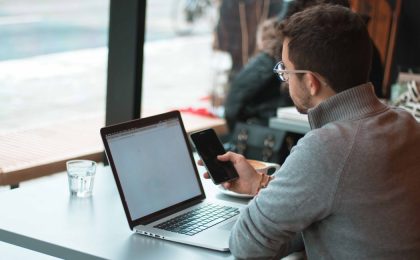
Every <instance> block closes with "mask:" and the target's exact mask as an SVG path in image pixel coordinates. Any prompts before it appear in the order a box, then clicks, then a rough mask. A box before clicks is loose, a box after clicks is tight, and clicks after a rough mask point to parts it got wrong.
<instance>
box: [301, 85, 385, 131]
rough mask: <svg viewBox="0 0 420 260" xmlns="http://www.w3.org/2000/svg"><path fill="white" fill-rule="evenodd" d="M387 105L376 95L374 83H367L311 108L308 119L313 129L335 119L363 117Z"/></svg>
mask: <svg viewBox="0 0 420 260" xmlns="http://www.w3.org/2000/svg"><path fill="white" fill-rule="evenodd" d="M385 107H386V105H384V104H382V103H381V101H379V99H378V98H377V97H376V95H375V92H374V90H373V85H372V84H371V83H365V84H362V85H358V86H356V87H352V88H350V89H347V90H345V91H342V92H340V93H338V94H336V95H334V96H332V97H330V98H328V99H326V100H325V101H323V102H321V103H320V104H319V105H318V106H316V107H314V108H311V109H309V110H308V119H309V124H310V126H311V129H316V128H320V127H322V126H324V125H326V124H327V123H330V122H334V121H341V120H351V119H357V118H361V117H363V116H365V115H366V114H370V113H372V112H375V111H378V110H380V109H383V108H385Z"/></svg>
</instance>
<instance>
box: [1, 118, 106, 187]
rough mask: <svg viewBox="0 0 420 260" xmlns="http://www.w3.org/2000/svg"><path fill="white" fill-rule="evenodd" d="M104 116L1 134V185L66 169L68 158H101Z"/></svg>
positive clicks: (97, 159) (98, 159)
mask: <svg viewBox="0 0 420 260" xmlns="http://www.w3.org/2000/svg"><path fill="white" fill-rule="evenodd" d="M103 122H104V119H103V118H101V117H93V118H84V119H77V120H72V121H67V122H61V123H56V124H52V125H47V126H42V127H38V128H33V129H21V130H17V131H14V132H8V133H1V134H0V185H10V184H14V183H18V182H21V181H24V180H27V179H31V178H35V177H39V176H42V175H47V174H51V173H53V172H57V171H63V170H65V161H67V160H69V159H74V158H89V159H94V160H96V161H100V160H101V158H102V152H103V145H102V142H101V139H100V134H99V129H100V128H101V127H102V125H103Z"/></svg>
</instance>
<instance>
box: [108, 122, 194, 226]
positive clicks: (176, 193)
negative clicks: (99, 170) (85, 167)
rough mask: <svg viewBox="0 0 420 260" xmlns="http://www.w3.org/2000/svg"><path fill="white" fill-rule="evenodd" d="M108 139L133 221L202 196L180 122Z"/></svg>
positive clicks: (131, 131)
mask: <svg viewBox="0 0 420 260" xmlns="http://www.w3.org/2000/svg"><path fill="white" fill-rule="evenodd" d="M107 139H108V144H109V148H110V151H111V154H112V158H113V160H114V164H115V168H116V169H117V174H118V176H119V179H120V183H121V187H122V190H123V192H124V196H125V199H126V202H127V205H128V209H129V211H130V216H131V218H132V219H133V220H135V219H138V218H141V217H144V216H147V215H149V214H151V213H154V212H156V211H159V210H161V209H164V208H167V207H169V206H172V205H174V204H177V203H180V202H182V201H185V200H187V199H190V198H193V197H196V196H198V195H200V194H201V190H200V186H199V183H198V180H197V178H196V175H195V171H194V167H193V162H192V161H191V158H190V155H189V151H188V147H187V144H186V142H185V139H184V135H183V133H182V129H181V126H180V123H179V121H178V120H170V121H165V122H161V123H159V124H157V125H153V126H148V127H145V128H139V129H134V130H130V131H128V132H126V133H122V134H121V133H119V134H117V135H115V136H108V137H107Z"/></svg>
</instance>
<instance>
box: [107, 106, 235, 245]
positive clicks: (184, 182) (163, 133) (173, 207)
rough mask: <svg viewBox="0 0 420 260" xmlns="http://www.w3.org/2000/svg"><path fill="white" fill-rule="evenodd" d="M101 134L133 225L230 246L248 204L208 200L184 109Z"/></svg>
mask: <svg viewBox="0 0 420 260" xmlns="http://www.w3.org/2000/svg"><path fill="white" fill-rule="evenodd" d="M101 137H102V140H103V143H104V146H105V152H106V155H107V157H108V161H109V164H110V166H111V169H112V173H113V175H114V178H115V182H116V184H117V188H118V192H119V195H120V198H121V201H122V204H123V206H124V211H125V214H126V217H127V220H128V225H129V226H130V229H131V230H134V231H135V232H137V233H139V234H142V235H146V236H150V237H154V238H159V239H164V240H170V241H174V242H180V243H185V244H189V245H193V246H199V247H204V248H209V249H213V250H218V251H228V250H229V236H230V229H231V228H232V226H233V224H234V223H235V221H236V219H237V218H238V216H239V212H240V209H241V208H242V207H243V205H242V204H239V203H233V202H228V201H223V200H212V201H210V200H208V199H206V195H205V193H204V189H203V186H202V183H201V180H200V176H199V173H198V171H197V167H196V164H195V160H194V157H193V153H192V149H191V145H190V143H189V138H188V136H187V134H186V132H185V128H184V125H183V123H182V119H181V115H180V112H179V111H172V112H168V113H164V114H160V115H156V116H152V117H147V118H142V119H137V120H132V121H129V122H125V123H121V124H117V125H112V126H107V127H104V128H102V129H101Z"/></svg>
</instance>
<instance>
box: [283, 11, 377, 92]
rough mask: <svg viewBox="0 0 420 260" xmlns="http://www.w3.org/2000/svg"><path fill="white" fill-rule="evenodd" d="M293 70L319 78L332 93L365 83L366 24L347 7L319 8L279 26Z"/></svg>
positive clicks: (369, 55)
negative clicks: (320, 77) (315, 74)
mask: <svg viewBox="0 0 420 260" xmlns="http://www.w3.org/2000/svg"><path fill="white" fill-rule="evenodd" d="M282 34H283V36H284V37H285V38H286V37H287V38H288V39H289V40H290V42H289V45H288V47H289V59H290V61H291V62H292V63H293V64H294V66H295V69H302V70H310V71H313V72H317V73H319V74H320V75H322V76H323V77H324V78H325V79H326V80H327V82H328V83H329V85H330V86H331V87H332V88H333V90H334V91H335V92H337V93H338V92H341V91H343V90H346V89H348V88H351V87H354V86H357V85H360V84H363V83H366V82H367V81H368V78H369V72H370V66H371V59H372V46H371V40H370V38H369V34H368V31H367V29H366V24H365V23H364V22H363V20H362V18H361V17H360V16H359V15H358V14H356V13H354V12H352V11H351V10H350V9H349V8H346V7H342V6H337V5H318V6H314V7H311V8H308V9H305V10H304V11H302V12H299V13H296V14H294V15H293V16H291V17H290V18H289V19H287V20H286V21H285V23H284V26H282Z"/></svg>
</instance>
